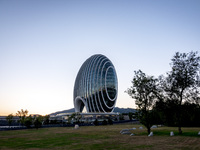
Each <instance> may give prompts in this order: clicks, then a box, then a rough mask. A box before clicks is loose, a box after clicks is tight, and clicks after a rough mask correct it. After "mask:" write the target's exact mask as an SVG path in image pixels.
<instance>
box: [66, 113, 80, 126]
mask: <svg viewBox="0 0 200 150" xmlns="http://www.w3.org/2000/svg"><path fill="white" fill-rule="evenodd" d="M81 118H82V116H81V114H80V113H79V112H75V113H73V114H71V116H70V117H69V119H68V120H69V122H71V120H73V122H74V123H80V119H81Z"/></svg>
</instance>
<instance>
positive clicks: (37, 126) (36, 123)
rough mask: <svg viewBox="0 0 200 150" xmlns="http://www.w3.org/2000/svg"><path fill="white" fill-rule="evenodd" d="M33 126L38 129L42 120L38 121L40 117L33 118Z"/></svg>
mask: <svg viewBox="0 0 200 150" xmlns="http://www.w3.org/2000/svg"><path fill="white" fill-rule="evenodd" d="M34 126H35V128H36V129H38V128H40V127H41V126H42V122H41V121H40V119H39V118H38V117H37V118H35V121H34Z"/></svg>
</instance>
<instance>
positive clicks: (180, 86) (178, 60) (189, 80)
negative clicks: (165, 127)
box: [164, 52, 200, 134]
mask: <svg viewBox="0 0 200 150" xmlns="http://www.w3.org/2000/svg"><path fill="white" fill-rule="evenodd" d="M171 67H172V70H171V71H170V72H169V73H167V77H166V80H165V82H164V89H165V91H166V93H167V98H168V99H169V100H173V101H176V102H177V107H176V108H177V112H178V113H177V116H176V120H177V124H178V131H179V134H182V130H181V126H182V125H181V122H182V119H181V118H182V117H183V116H182V115H183V113H182V104H183V102H184V101H188V102H195V103H199V102H200V57H199V56H197V52H189V53H179V52H177V53H176V54H175V55H174V56H173V58H172V63H171Z"/></svg>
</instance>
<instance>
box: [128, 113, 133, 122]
mask: <svg viewBox="0 0 200 150" xmlns="http://www.w3.org/2000/svg"><path fill="white" fill-rule="evenodd" d="M128 117H129V120H132V119H133V113H132V112H129V113H128Z"/></svg>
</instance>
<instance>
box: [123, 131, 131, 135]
mask: <svg viewBox="0 0 200 150" xmlns="http://www.w3.org/2000/svg"><path fill="white" fill-rule="evenodd" d="M121 134H129V135H130V134H131V132H129V131H124V132H122V133H121Z"/></svg>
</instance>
